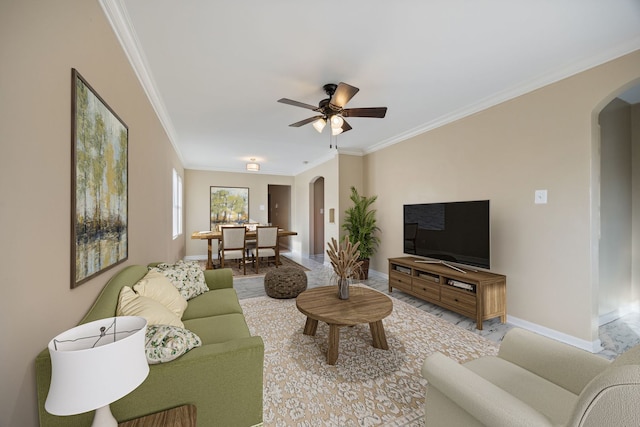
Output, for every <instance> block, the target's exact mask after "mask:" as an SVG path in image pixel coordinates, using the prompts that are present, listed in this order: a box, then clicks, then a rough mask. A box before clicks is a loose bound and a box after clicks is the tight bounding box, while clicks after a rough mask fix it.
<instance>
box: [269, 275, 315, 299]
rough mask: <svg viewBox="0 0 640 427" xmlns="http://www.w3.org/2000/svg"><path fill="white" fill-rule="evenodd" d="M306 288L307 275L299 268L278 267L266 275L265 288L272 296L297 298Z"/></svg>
mask: <svg viewBox="0 0 640 427" xmlns="http://www.w3.org/2000/svg"><path fill="white" fill-rule="evenodd" d="M305 289H307V275H306V274H305V273H304V271H302V270H301V269H299V268H295V267H282V268H276V269H274V270H271V271H269V272H268V273H267V274H266V275H265V276H264V290H265V291H266V292H267V295H269V296H270V297H271V298H281V299H282V298H295V297H297V296H298V295H300V293H301V292H302V291H304V290H305Z"/></svg>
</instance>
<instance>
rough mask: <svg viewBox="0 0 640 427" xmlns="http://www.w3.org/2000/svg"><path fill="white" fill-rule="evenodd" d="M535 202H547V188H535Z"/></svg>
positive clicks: (539, 203)
mask: <svg viewBox="0 0 640 427" xmlns="http://www.w3.org/2000/svg"><path fill="white" fill-rule="evenodd" d="M535 203H536V205H544V204H546V203H547V190H536V193H535Z"/></svg>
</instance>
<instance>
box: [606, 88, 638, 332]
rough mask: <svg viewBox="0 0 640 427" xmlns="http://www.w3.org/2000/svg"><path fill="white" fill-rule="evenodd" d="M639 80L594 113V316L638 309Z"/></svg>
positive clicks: (608, 318)
mask: <svg viewBox="0 0 640 427" xmlns="http://www.w3.org/2000/svg"><path fill="white" fill-rule="evenodd" d="M638 122H640V85H638V86H635V87H633V88H631V89H630V90H627V91H625V92H624V93H622V94H620V95H618V97H617V98H615V99H613V100H612V101H611V102H610V103H609V104H607V105H606V106H605V107H604V108H603V109H602V110H601V111H600V113H599V115H598V124H599V127H600V146H599V155H600V156H599V157H600V160H599V178H600V179H599V183H600V188H599V194H600V201H599V215H600V229H599V241H598V260H597V262H598V267H597V270H598V294H597V301H598V312H597V315H598V322H599V324H600V325H604V324H606V323H609V322H611V321H614V320H616V319H619V318H621V317H622V316H625V315H626V314H628V313H630V312H632V311H634V310H635V309H637V306H635V305H636V304H637V301H638V298H639V297H640V283H639V282H640V270H639V269H638V267H637V265H636V264H637V260H638V257H639V256H640V229H638V228H637V227H635V226H633V224H637V223H638V221H639V220H640V126H639V125H638Z"/></svg>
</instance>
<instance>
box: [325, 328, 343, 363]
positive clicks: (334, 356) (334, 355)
mask: <svg viewBox="0 0 640 427" xmlns="http://www.w3.org/2000/svg"><path fill="white" fill-rule="evenodd" d="M339 345H340V327H339V326H338V325H329V349H328V350H327V364H328V365H335V364H336V361H337V360H338V346H339Z"/></svg>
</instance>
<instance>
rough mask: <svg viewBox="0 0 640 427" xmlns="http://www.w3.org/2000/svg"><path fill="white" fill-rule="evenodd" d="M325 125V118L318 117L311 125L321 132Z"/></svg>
mask: <svg viewBox="0 0 640 427" xmlns="http://www.w3.org/2000/svg"><path fill="white" fill-rule="evenodd" d="M326 125H327V122H326V120H325V119H318V120H316V121H315V122H313V127H314V129H315V130H317V131H318V133H322V129H324V127H325V126H326Z"/></svg>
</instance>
